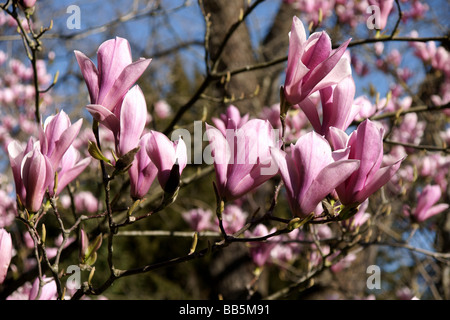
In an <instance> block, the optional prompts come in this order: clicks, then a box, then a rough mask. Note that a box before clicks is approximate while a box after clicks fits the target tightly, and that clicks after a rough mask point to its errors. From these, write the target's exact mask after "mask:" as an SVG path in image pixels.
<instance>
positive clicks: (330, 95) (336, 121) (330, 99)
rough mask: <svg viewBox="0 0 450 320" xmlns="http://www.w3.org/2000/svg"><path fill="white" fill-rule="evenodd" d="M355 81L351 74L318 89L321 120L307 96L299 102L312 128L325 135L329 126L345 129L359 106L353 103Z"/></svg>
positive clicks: (357, 111)
mask: <svg viewBox="0 0 450 320" xmlns="http://www.w3.org/2000/svg"><path fill="white" fill-rule="evenodd" d="M354 96H355V82H354V81H353V78H352V77H351V76H348V77H346V78H345V79H343V80H342V81H340V82H339V83H338V84H337V85H334V86H329V87H326V88H323V89H321V90H320V98H321V101H322V121H320V116H319V111H318V109H317V107H316V106H315V103H314V102H312V101H311V100H310V99H309V98H306V99H304V100H303V101H302V102H300V103H299V106H300V108H301V109H302V110H303V112H304V113H305V114H306V116H307V117H308V119H309V121H310V122H311V125H312V126H313V128H314V130H315V131H316V132H317V133H319V134H320V135H323V136H327V135H328V130H329V128H330V127H336V128H339V129H341V130H343V131H345V130H346V129H347V128H348V126H349V125H350V124H351V123H352V121H353V120H354V119H355V117H356V115H357V114H358V113H359V110H360V106H359V105H357V104H354V103H353V98H354Z"/></svg>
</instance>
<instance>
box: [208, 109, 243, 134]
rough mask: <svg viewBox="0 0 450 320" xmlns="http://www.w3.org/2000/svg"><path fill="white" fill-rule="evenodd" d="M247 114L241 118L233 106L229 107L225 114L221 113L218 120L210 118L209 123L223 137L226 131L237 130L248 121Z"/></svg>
mask: <svg viewBox="0 0 450 320" xmlns="http://www.w3.org/2000/svg"><path fill="white" fill-rule="evenodd" d="M248 117H249V114H248V113H247V114H245V115H244V116H241V113H240V112H239V109H238V108H236V107H235V106H234V105H230V106H229V107H228V108H227V110H226V112H225V113H222V114H221V115H220V116H219V118H216V117H212V118H211V121H212V122H213V123H214V125H215V126H216V128H217V129H219V130H220V131H221V132H222V133H223V135H226V130H227V129H239V128H240V127H242V126H243V125H244V124H245V123H246V122H247V121H248Z"/></svg>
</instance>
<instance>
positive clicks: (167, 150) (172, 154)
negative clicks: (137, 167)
mask: <svg viewBox="0 0 450 320" xmlns="http://www.w3.org/2000/svg"><path fill="white" fill-rule="evenodd" d="M146 150H147V154H148V156H149V158H150V159H151V161H152V162H153V163H154V164H155V166H156V168H158V174H157V175H158V181H159V184H160V185H161V187H162V188H163V190H166V187H167V186H168V187H169V188H172V187H173V185H172V183H176V184H178V182H179V178H180V176H181V173H182V172H183V170H184V168H185V167H186V165H187V150H186V144H185V143H184V141H183V139H181V138H180V139H178V140H177V141H175V142H172V141H171V140H170V139H169V138H167V136H166V135H164V134H163V133H161V132H158V131H153V130H152V131H150V137H149V139H148V142H147V146H146ZM173 174H175V177H177V181H172V180H171V179H174V178H172V177H174V176H173Z"/></svg>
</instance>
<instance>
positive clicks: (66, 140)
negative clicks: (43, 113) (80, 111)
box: [39, 111, 83, 170]
mask: <svg viewBox="0 0 450 320" xmlns="http://www.w3.org/2000/svg"><path fill="white" fill-rule="evenodd" d="M82 123H83V120H82V119H79V120H78V121H77V122H76V123H74V124H71V122H70V118H69V116H68V115H67V114H66V113H65V112H64V111H60V112H59V113H58V114H57V115H53V116H49V117H47V118H46V119H45V122H44V126H43V129H41V131H40V137H39V142H40V148H41V152H42V154H44V155H45V156H46V157H47V158H48V159H49V161H50V163H51V164H52V166H53V168H54V170H57V169H58V167H59V165H60V162H61V159H62V157H63V156H64V154H65V153H66V151H67V150H68V149H69V147H70V146H71V145H72V143H73V142H74V140H75V138H76V137H77V135H78V133H79V132H80V129H81V125H82Z"/></svg>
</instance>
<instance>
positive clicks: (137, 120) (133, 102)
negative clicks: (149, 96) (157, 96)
mask: <svg viewBox="0 0 450 320" xmlns="http://www.w3.org/2000/svg"><path fill="white" fill-rule="evenodd" d="M146 120H147V104H146V102H145V97H144V94H143V93H142V90H141V89H140V88H139V86H137V85H136V86H134V87H133V88H131V89H130V91H128V93H127V94H126V95H125V98H124V100H123V103H122V108H121V111H120V136H119V156H122V155H124V154H126V153H127V152H128V151H130V150H132V149H134V148H135V147H137V145H138V143H139V139H140V138H141V135H142V132H143V131H144V128H145V123H146Z"/></svg>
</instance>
